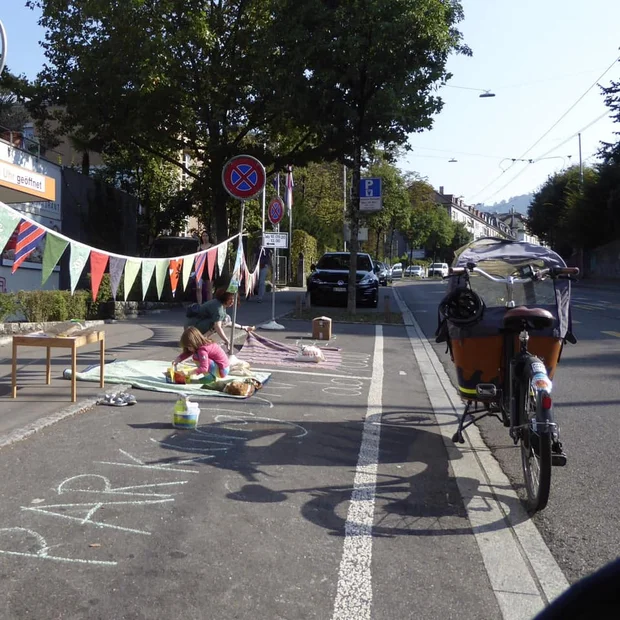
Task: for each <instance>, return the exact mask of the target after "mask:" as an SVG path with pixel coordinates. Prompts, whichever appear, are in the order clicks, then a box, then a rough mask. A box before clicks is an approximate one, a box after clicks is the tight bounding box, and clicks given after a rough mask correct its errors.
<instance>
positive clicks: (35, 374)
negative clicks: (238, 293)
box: [0, 289, 303, 447]
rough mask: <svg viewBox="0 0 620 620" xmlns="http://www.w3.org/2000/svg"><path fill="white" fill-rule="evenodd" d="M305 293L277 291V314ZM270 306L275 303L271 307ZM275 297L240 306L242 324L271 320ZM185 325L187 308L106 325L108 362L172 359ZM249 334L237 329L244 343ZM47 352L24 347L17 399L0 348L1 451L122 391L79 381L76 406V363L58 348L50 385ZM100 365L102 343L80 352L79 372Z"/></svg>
mask: <svg viewBox="0 0 620 620" xmlns="http://www.w3.org/2000/svg"><path fill="white" fill-rule="evenodd" d="M300 293H303V289H289V290H287V291H278V292H277V293H276V307H275V311H276V316H281V315H283V314H287V313H289V312H291V311H292V310H293V309H294V308H295V301H296V298H297V296H298V295H299V294H300ZM267 302H269V303H267ZM271 314H272V306H271V295H268V296H267V297H266V299H265V301H264V302H263V303H257V302H256V301H252V300H249V301H243V302H242V303H241V305H240V306H239V307H238V308H237V323H238V324H242V325H256V326H258V325H260V324H261V323H265V322H267V321H268V320H269V319H271ZM184 321H185V310H184V309H181V308H178V309H174V310H166V311H158V312H157V313H152V314H148V315H145V316H142V317H139V318H138V319H130V320H127V321H114V322H106V323H105V324H104V325H102V326H101V329H102V330H104V331H105V336H106V355H105V357H106V363H109V362H112V361H115V360H117V359H120V360H126V359H140V360H146V359H169V358H170V359H172V357H173V355H175V351H176V350H177V349H178V342H179V337H180V335H181V332H182V328H183V324H184ZM244 336H245V332H241V331H237V332H236V334H235V341H236V342H237V343H239V342H240V340H242V339H243V338H244ZM45 355H46V352H45V349H44V348H42V347H33V348H28V347H21V346H20V347H19V349H18V366H17V386H18V391H17V398H16V399H12V398H11V364H12V345H11V343H10V342H8V343H5V344H3V345H1V346H0V447H1V446H2V445H3V444H6V443H7V442H10V441H13V440H14V439H17V438H20V437H23V436H24V435H25V436H27V435H28V434H31V433H32V432H35V431H37V430H40V429H41V428H44V427H46V426H48V425H49V424H51V423H54V422H55V421H57V420H58V419H62V418H63V417H66V416H69V415H74V414H76V413H80V412H83V411H85V410H88V409H89V408H91V407H93V406H94V405H95V403H96V401H97V398H98V396H99V395H101V394H102V392H103V391H118V390H119V389H121V388H122V386H119V385H113V384H110V385H109V386H106V388H105V390H101V388H99V385H98V384H95V383H88V382H78V386H77V396H78V400H77V402H76V403H72V402H71V385H70V382H69V381H67V380H65V379H63V378H62V373H63V371H64V370H65V369H66V368H68V367H69V366H70V365H71V358H70V354H68V350H65V349H52V381H51V384H50V385H46V384H45V363H46V360H45ZM98 363H99V349H98V344H96V345H90V346H85V347H82V348H80V349H79V350H78V371H82V370H83V369H84V368H86V367H88V366H90V365H92V364H98Z"/></svg>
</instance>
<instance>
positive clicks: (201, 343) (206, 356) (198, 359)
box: [172, 327, 230, 385]
mask: <svg viewBox="0 0 620 620" xmlns="http://www.w3.org/2000/svg"><path fill="white" fill-rule="evenodd" d="M180 346H181V348H182V349H183V351H182V352H181V353H180V354H179V355H178V356H177V357H176V359H175V360H174V361H173V362H172V365H173V367H175V366H176V365H177V364H178V363H179V362H182V361H183V360H186V359H187V358H188V357H190V356H191V358H192V360H193V361H194V362H195V363H196V366H197V367H196V368H195V369H194V370H192V371H191V373H190V374H191V375H203V376H202V377H201V378H200V379H198V382H199V383H202V384H204V385H207V384H210V383H214V382H215V381H217V380H218V379H223V378H224V377H226V376H228V373H229V372H230V362H229V361H228V356H227V355H226V353H224V350H223V349H222V347H220V346H219V345H218V344H216V343H215V342H213V341H212V340H209V339H208V338H205V336H203V335H202V334H201V333H200V330H198V329H196V328H195V327H188V328H187V329H186V330H185V331H184V332H183V335H182V336H181V342H180Z"/></svg>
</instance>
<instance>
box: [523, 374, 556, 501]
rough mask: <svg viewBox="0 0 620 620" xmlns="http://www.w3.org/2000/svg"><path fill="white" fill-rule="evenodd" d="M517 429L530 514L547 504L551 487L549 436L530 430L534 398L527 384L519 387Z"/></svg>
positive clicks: (531, 427) (534, 411)
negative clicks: (519, 436) (518, 430)
mask: <svg viewBox="0 0 620 620" xmlns="http://www.w3.org/2000/svg"><path fill="white" fill-rule="evenodd" d="M519 407H520V409H521V411H520V420H519V426H521V465H522V467H523V477H524V479H525V488H526V490H527V507H528V510H529V511H530V512H536V511H538V510H542V509H543V508H544V507H545V506H546V505H547V502H548V501H549V490H550V488H551V433H549V431H540V430H534V429H535V428H536V425H535V424H533V421H534V420H536V396H535V395H534V392H533V391H532V389H531V388H530V384H529V381H527V382H525V384H524V385H523V386H522V387H521V398H520V402H519Z"/></svg>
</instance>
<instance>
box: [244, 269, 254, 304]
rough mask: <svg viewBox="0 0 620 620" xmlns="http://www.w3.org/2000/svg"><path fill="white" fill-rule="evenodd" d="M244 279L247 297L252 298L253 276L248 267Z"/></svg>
mask: <svg viewBox="0 0 620 620" xmlns="http://www.w3.org/2000/svg"><path fill="white" fill-rule="evenodd" d="M243 277H244V278H245V296H246V297H249V296H250V291H251V287H250V285H251V280H252V278H251V276H250V272H249V271H248V268H247V267H246V268H245V269H244V271H243Z"/></svg>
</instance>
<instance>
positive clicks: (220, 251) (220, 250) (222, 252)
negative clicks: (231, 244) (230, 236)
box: [217, 241, 228, 275]
mask: <svg viewBox="0 0 620 620" xmlns="http://www.w3.org/2000/svg"><path fill="white" fill-rule="evenodd" d="M227 249H228V242H227V241H226V242H224V243H220V244H219V245H218V246H217V272H218V273H219V274H220V275H222V272H223V271H224V263H225V262H226V252H227Z"/></svg>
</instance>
